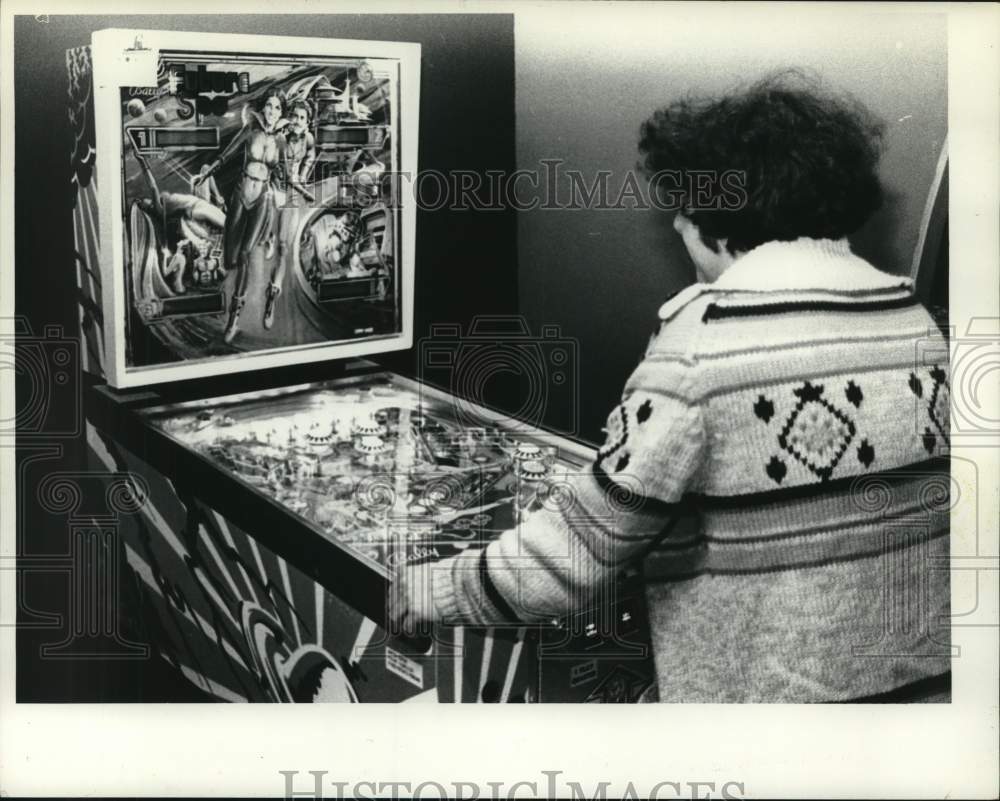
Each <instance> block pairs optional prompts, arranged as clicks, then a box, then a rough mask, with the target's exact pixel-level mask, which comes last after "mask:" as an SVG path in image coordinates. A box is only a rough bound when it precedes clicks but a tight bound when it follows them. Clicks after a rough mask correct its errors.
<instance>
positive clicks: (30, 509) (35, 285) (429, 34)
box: [5, 14, 517, 701]
mask: <svg viewBox="0 0 1000 801" xmlns="http://www.w3.org/2000/svg"><path fill="white" fill-rule="evenodd" d="M47 20H48V21H47V22H40V21H38V20H36V19H35V18H34V17H33V16H21V17H17V18H15V25H14V48H15V53H14V65H15V67H14V84H15V87H14V100H15V106H14V108H15V109H16V119H15V124H14V132H15V169H16V180H15V212H14V225H15V240H16V242H15V260H16V263H15V268H16V276H15V292H16V298H15V309H16V313H17V314H18V315H21V316H22V319H24V320H26V321H27V323H28V324H30V326H31V327H32V329H33V331H34V332H35V333H36V334H38V335H40V334H42V333H43V331H44V330H45V329H46V327H48V326H59V327H61V329H62V331H63V332H64V333H65V335H67V336H70V337H76V336H77V334H78V317H77V315H78V305H77V297H76V294H75V285H76V279H75V272H76V271H75V267H74V262H73V250H74V245H73V228H72V208H73V207H72V202H73V195H72V189H71V184H70V178H71V170H70V154H71V152H72V149H73V141H72V136H71V133H70V127H69V123H68V118H67V75H66V63H65V53H66V50H67V49H69V48H74V47H79V46H81V45H86V44H89V43H90V36H91V33H92V32H93V31H95V30H99V29H102V28H111V27H115V28H146V29H150V28H153V29H164V30H188V31H201V32H221V33H250V34H273V35H286V36H311V37H331V38H346V39H374V40H389V41H406V42H419V43H420V44H421V45H422V46H423V51H422V79H421V103H420V148H419V168H420V169H421V170H437V171H441V172H443V173H449V172H451V171H453V170H466V171H473V172H477V173H483V174H485V172H486V171H487V170H501V171H504V172H511V171H512V170H513V169H514V160H515V155H514V23H513V17H512V16H510V15H504V14H489V15H471V14H469V15H466V14H448V15H324V14H309V15H266V16H254V15H246V14H239V15H213V16H195V15H170V16H147V15H143V16H56V15H52V16H48V17H47ZM415 255H416V292H415V336H416V337H417V338H419V337H421V336H424V335H426V333H427V331H428V329H429V326H430V323H431V322H432V321H444V322H456V323H459V324H463V325H465V324H467V323H468V322H469V320H470V319H471V317H472V315H473V313H494V314H510V313H513V312H514V311H516V305H517V283H516V278H517V276H516V258H517V244H516V220H515V218H514V214H513V212H512V211H509V210H506V211H498V212H492V213H490V214H474V213H472V212H469V211H466V212H462V211H454V210H449V209H447V208H445V209H442V210H438V211H420V212H419V213H418V217H417V242H416V254H415ZM5 268H6V265H5ZM414 352H415V351H410V352H403V353H399V354H390V355H388V356H386V357H385V358H384V363H385V364H386V365H387V366H390V367H392V368H394V369H398V370H401V371H404V372H413V371H414V370H415V360H414V355H413V354H414ZM18 381H19V382H21V383H19V384H18V401H19V403H23V402H25V399H26V398H27V394H26V393H27V392H28V391H29V389H30V387H28V386H27V381H26V380H25V379H24V376H23V371H22V373H21V374H19V375H18ZM46 400H47V402H48V404H49V406H48V409H47V414H48V419H49V420H50V421H52V420H59V419H65V418H67V417H69V418H72V416H73V414H74V409H75V407H76V406H77V405H78V404H79V401H80V394H79V392H78V388H77V387H76V386H72V385H71V386H68V387H62V388H60V389H59V390H58V391H55V392H52V393H49V394H48V395H47V397H46ZM51 425H53V424H52V423H51V422H50V423H44V422H43V423H40V424H39V426H40V428H41V429H43V430H42V432H41V433H40V434H39V435H38V436H36V437H34V438H33V439H31V438H27V437H19V440H18V457H19V459H20V460H21V461H22V463H23V464H25V465H27V464H28V462H30V463H31V468H30V469H27V468H26V469H25V471H24V472H22V471H21V470H19V473H18V475H19V478H21V477H24V478H23V480H22V481H20V482H19V484H20V485H19V501H20V502H19V504H18V525H19V527H20V530H21V531H22V532H24V533H25V543H26V547H25V549H24V551H23V552H22V556H24V555H25V554H26V553H28V552H29V550H30V553H31V554H32V555H39V554H63V553H66V551H67V547H68V538H69V531H68V529H67V525H66V522H65V519H62V518H59V517H58V516H52V515H47V514H46V513H45V511H44V510H41V509H40V508H39V506H38V504H37V501H36V500H35V499H34V489H35V487H36V486H37V483H38V482H39V481H41V480H42V479H43V478H44V477H45V476H46V475H50V474H51V473H53V472H57V471H66V470H80V469H84V468H85V444H84V442H83V438H82V432H81V435H80V436H77V437H73V436H69V437H65V436H63V437H54V436H52V437H50V436H47V435H46V433H45V428H46V426H50V427H51ZM40 454H42V455H44V457H45V458H44V460H42V459H41V456H40ZM31 564H32V562H31V561H30V560H29V559H26V558H25V559H22V562H21V565H22V567H24V568H25V570H24V575H23V585H19V586H21V587H22V593H21V596H20V601H21V604H22V607H21V611H20V614H19V618H20V620H21V623H22V624H25V625H22V626H21V627H20V628H19V631H18V640H19V642H18V697H19V700H25V701H27V700H133V701H141V700H154V699H155V698H157V697H159V696H162V695H164V694H167V695H169V693H170V687H171V686H172V685H171V684H170V681H171V679H170V676H169V674H164V675H160V674H159V673H158V671H157V669H156V668H157V665H155V664H154V665H150V664H141V663H140V664H137V663H128V662H108V661H106V660H98V661H90V662H88V661H86V660H84V661H82V662H81V661H78V660H62V661H59V660H42V659H40V658H39V648H40V646H41V645H43V644H45V643H52V642H59V641H60V640H61V639H63V637H64V636H65V633H66V632H65V627H66V626H67V625H68V620H69V618H68V616H67V612H68V611H69V609H68V603H69V601H68V597H67V588H66V586H65V576H64V575H63V576H61V575H60V574H58V573H53V572H51V571H45V570H41V569H39V570H35V569H33V568H31ZM125 606H127V605H125ZM29 607H30V609H33V610H36V611H37V612H45V613H51V614H55V615H57V617H56V618H51V619H48V618H46V620H48V621H49V622H48V624H47V625H45V626H41V627H38V628H32V627H31V626H30V625H27V624H31V623H32V622H33V621H36V620H38V619H39V618H38V615H37V614H35V612H31V611H29ZM59 616H61V617H59ZM60 620H61V622H60ZM53 621H54V622H53ZM151 676H152V677H153V678H150V677H151ZM185 692H188V691H187V690H185V689H184V688H183V687H180V688H176V689H175V690H174V697H179V698H184V697H185V696H184V693H185ZM178 694H179V695H178Z"/></svg>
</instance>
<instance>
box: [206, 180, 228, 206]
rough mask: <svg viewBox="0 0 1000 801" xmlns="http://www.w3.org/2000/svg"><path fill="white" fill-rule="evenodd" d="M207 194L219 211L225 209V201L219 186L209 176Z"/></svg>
mask: <svg viewBox="0 0 1000 801" xmlns="http://www.w3.org/2000/svg"><path fill="white" fill-rule="evenodd" d="M208 194H209V197H211V198H212V202H213V203H214V204H215V205H216V206H218V207H219V208H221V209H225V207H226V199H225V198H224V197H223V196H222V192H220V191H219V185H218V184H217V183H216V182H215V178H214V177H212V176H209V178H208Z"/></svg>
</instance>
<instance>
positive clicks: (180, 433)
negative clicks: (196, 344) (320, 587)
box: [142, 373, 592, 569]
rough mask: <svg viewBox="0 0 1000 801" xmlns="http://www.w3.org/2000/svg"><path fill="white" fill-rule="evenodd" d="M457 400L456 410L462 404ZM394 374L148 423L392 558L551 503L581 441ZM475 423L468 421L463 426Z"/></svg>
mask: <svg viewBox="0 0 1000 801" xmlns="http://www.w3.org/2000/svg"><path fill="white" fill-rule="evenodd" d="M459 406H461V408H459ZM470 408H471V407H470V406H469V405H468V404H459V403H458V402H456V400H455V399H454V398H452V397H451V396H449V395H447V394H446V393H444V392H440V391H438V390H434V389H432V388H429V387H426V386H424V385H422V384H418V383H416V382H413V381H410V380H409V379H405V378H402V377H400V376H397V375H394V374H392V373H375V374H370V375H366V376H361V377H352V378H346V379H341V380H335V381H330V382H325V383H321V384H312V385H303V386H298V387H287V388H282V389H278V390H266V391H261V392H254V393H245V394H242V395H232V396H228V397H224V398H214V399H209V400H198V401H191V402H185V403H180V404H175V405H169V406H160V407H155V408H150V409H147V410H144V411H143V412H142V414H143V416H144V417H145V418H146V420H147V422H148V423H149V424H151V425H153V426H154V427H156V428H158V429H160V430H161V431H163V432H164V433H165V434H167V435H168V436H170V437H172V438H173V439H175V440H177V441H179V442H180V443H181V444H183V445H184V446H186V447H188V448H191V449H193V450H194V451H196V452H198V453H199V454H201V455H202V456H203V457H205V458H207V459H209V460H210V461H212V462H214V463H215V464H216V465H217V466H219V467H220V468H222V469H225V470H227V471H229V472H231V473H233V474H234V475H236V476H237V477H239V478H240V479H242V480H243V481H244V482H246V483H247V484H249V485H251V486H252V487H254V488H256V490H257V491H259V492H262V493H264V494H265V495H267V496H269V497H271V498H273V499H274V500H276V501H278V502H279V503H281V504H282V505H284V506H285V507H287V508H288V509H289V510H290V511H291V512H293V513H295V514H297V515H300V516H301V517H302V518H304V519H305V520H306V521H307V522H309V523H311V524H312V525H313V526H314V527H315V528H317V529H318V530H319V531H321V532H322V533H323V534H324V535H325V536H327V537H330V538H333V539H336V540H338V541H339V542H341V543H343V544H346V545H349V546H350V547H351V548H352V549H353V550H354V551H356V552H358V553H359V554H361V555H363V556H364V557H366V558H368V559H370V560H372V561H374V562H375V563H376V564H378V565H381V566H383V567H385V568H388V569H393V568H395V567H397V566H398V565H399V563H400V562H401V561H403V560H405V561H406V562H412V561H424V560H435V559H439V558H443V557H445V556H448V555H451V554H454V553H457V552H458V551H460V550H462V549H464V548H468V547H470V546H476V545H481V544H484V543H485V542H488V541H489V540H491V539H493V538H494V537H496V536H497V535H498V534H499V533H500V532H502V531H505V530H507V529H510V528H514V527H515V526H516V525H517V523H518V522H519V521H520V520H521V518H522V516H523V515H524V514H526V513H527V512H530V511H532V510H534V509H538V508H540V507H541V506H542V505H544V504H549V503H559V502H560V493H561V492H564V491H568V490H567V487H568V485H567V483H566V479H567V478H568V476H569V475H570V474H572V473H578V472H580V471H581V469H583V467H584V466H585V465H586V464H588V456H592V454H591V453H590V451H589V450H588V449H586V448H585V447H583V446H581V445H578V444H576V443H571V442H569V441H567V440H563V439H561V438H556V437H553V436H552V435H546V434H544V433H543V432H540V431H538V432H528V431H525V430H524V429H523V428H519V429H518V431H517V432H516V433H514V432H512V431H511V430H510V429H509V428H505V427H504V426H503V418H502V417H501V416H500V415H499V414H497V413H494V412H491V411H489V410H486V409H482V408H478V407H477V409H478V413H479V416H478V419H477V418H474V417H472V416H471V415H470ZM470 423H471V424H470Z"/></svg>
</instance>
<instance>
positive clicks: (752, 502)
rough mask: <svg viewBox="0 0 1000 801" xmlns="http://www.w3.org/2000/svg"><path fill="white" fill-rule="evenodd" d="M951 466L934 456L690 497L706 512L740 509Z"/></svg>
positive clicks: (945, 458) (904, 478)
mask: <svg viewBox="0 0 1000 801" xmlns="http://www.w3.org/2000/svg"><path fill="white" fill-rule="evenodd" d="M950 466H951V457H950V456H934V457H932V458H930V459H925V460H924V461H922V462H911V463H909V464H906V465H901V466H900V467H893V468H890V469H889V470H881V471H879V472H877V473H858V474H856V475H850V476H844V477H843V478H831V479H829V480H827V481H822V482H820V481H817V482H816V483H815V484H799V485H797V486H794V487H779V488H776V489H773V490H764V491H762V492H748V493H745V494H743V495H703V494H693V495H692V496H691V497H692V500H693V501H694V502H695V503H697V504H698V505H699V506H701V507H703V508H706V509H712V508H721V509H739V508H743V507H753V506H761V505H764V504H772V503H783V502H785V501H791V500H796V499H800V498H809V497H812V496H819V495H826V494H828V493H830V492H833V491H836V490H841V489H850V487H851V486H852V484H854V482H856V481H868V482H872V481H887V482H889V483H890V484H891V483H898V482H903V481H908V480H911V479H913V478H915V477H917V476H919V475H922V474H923V473H925V472H932V471H935V472H936V471H941V470H944V469H946V468H950Z"/></svg>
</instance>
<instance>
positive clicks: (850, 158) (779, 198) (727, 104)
mask: <svg viewBox="0 0 1000 801" xmlns="http://www.w3.org/2000/svg"><path fill="white" fill-rule="evenodd" d="M883 130H884V125H883V124H882V122H881V121H879V120H878V119H877V118H875V117H874V116H873V115H872V114H871V113H870V112H869V111H868V110H867V109H866V108H864V106H862V105H861V104H860V103H859V102H858V101H856V100H854V99H853V98H850V97H846V96H836V95H833V94H831V93H829V92H826V91H824V90H822V89H821V87H820V86H819V84H818V82H817V81H815V80H813V79H810V78H808V77H807V76H805V75H804V74H803V73H801V72H798V71H791V70H790V71H784V72H781V73H778V74H776V75H772V76H769V77H767V78H765V79H764V80H761V81H759V82H758V83H755V84H753V85H752V86H750V87H749V88H748V89H744V90H742V91H736V92H732V93H730V94H726V95H724V96H722V97H716V98H710V99H707V98H691V97H688V98H685V99H683V100H677V101H675V102H673V103H671V104H670V105H669V106H667V107H666V108H664V109H661V110H659V111H657V112H656V113H655V114H653V116H652V117H650V118H649V119H648V120H647V121H646V122H644V123H643V125H642V128H641V132H640V139H639V152H640V153H641V154H643V156H644V158H643V160H642V161H641V162H640V168H641V169H642V170H643V171H644V172H645V173H646V175H647V176H649V177H650V178H651V181H653V191H660V187H659V185H658V184H657V183H656V182H655V180H654V177H655V176H657V175H658V174H659V175H661V176H662V174H663V173H665V172H666V173H673V174H675V175H676V174H678V173H679V174H680V175H682V176H685V177H686V179H687V180H682V182H681V184H680V186H682V187H684V189H682V190H681V191H682V192H683V195H682V201H681V203H682V204H683V205H682V206H681V209H680V210H681V211H683V213H684V214H686V215H687V216H688V217H690V219H691V221H692V222H694V223H695V225H697V226H698V228H699V230H700V231H701V233H702V235H703V236H704V237H709V238H711V239H714V240H721V239H725V240H727V242H726V247H727V249H728V250H729V251H730V252H732V253H736V252H737V251H746V250H750V249H751V248H753V247H756V246H757V245H760V244H762V243H764V242H768V241H771V240H786V241H787V240H792V239H797V238H799V237H802V236H807V237H812V238H814V239H823V238H829V239H839V238H840V237H843V236H846V235H847V234H849V233H852V232H853V231H856V230H857V229H858V228H860V227H861V225H862V224H863V223H864V222H865V221H866V220H867V219H868V218H869V217H870V216H871V215H872V213H873V212H875V210H876V209H878V208H879V206H880V205H881V204H882V187H881V184H880V183H879V178H878V162H879V158H880V156H881V153H882V133H883ZM699 173H700V174H701V175H700V177H701V178H704V177H705V176H706V175H707V176H714V179H712V180H710V181H709V182H708V185H707V187H706V182H704V181H699V183H698V184H695V185H697V186H698V187H699V190H698V191H697V193H692V191H691V186H692V182H691V178H692V176H693V175H698V174H699ZM725 175H728V177H729V180H728V182H727V181H726V180H725V179H722V180H720V179H719V176H725ZM727 183H728V186H727ZM734 187H735V188H736V189H739V190H740V191H739V192H738V193H736V194H735V195H734ZM693 194H696V195H697V196H696V197H693V196H692V195H693ZM734 196H735V197H737V198H738V201H739V202H737V203H732V202H731V201H732V199H733V197H734ZM695 201H697V202H695ZM725 201H730V202H725Z"/></svg>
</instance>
